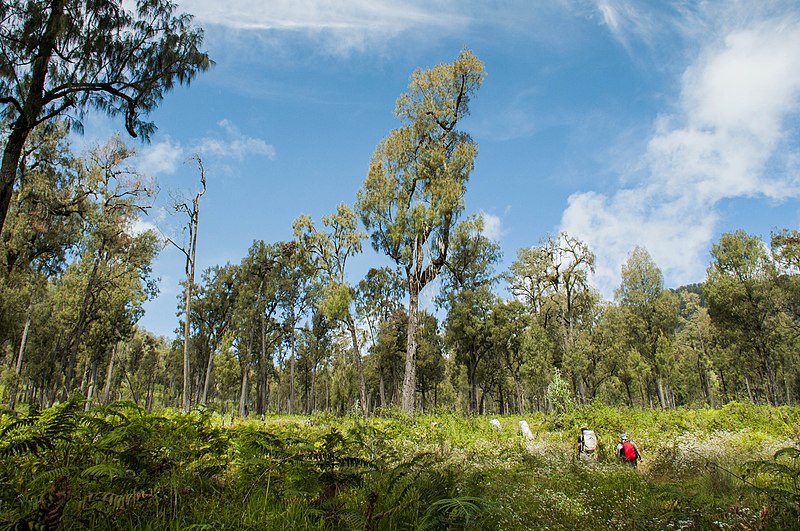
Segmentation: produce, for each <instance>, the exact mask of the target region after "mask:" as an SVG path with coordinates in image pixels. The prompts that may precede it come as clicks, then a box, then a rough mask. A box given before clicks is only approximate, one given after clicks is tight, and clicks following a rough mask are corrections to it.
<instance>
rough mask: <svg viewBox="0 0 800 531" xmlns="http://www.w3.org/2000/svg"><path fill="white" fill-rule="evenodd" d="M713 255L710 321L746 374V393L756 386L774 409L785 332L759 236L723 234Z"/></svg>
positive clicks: (771, 267) (708, 283)
mask: <svg viewBox="0 0 800 531" xmlns="http://www.w3.org/2000/svg"><path fill="white" fill-rule="evenodd" d="M711 255H712V257H713V261H712V262H711V265H709V267H708V279H707V280H706V285H705V289H706V295H707V297H708V311H709V315H710V316H711V319H712V322H714V324H715V325H716V326H717V328H718V330H719V331H720V332H721V334H722V336H723V338H724V339H725V340H726V342H727V343H728V344H729V345H733V346H734V347H735V348H736V349H737V350H738V351H739V356H738V358H739V359H738V365H739V370H740V371H742V372H743V373H744V374H745V384H746V386H747V387H748V393H749V394H750V395H751V396H752V395H753V394H754V391H753V390H752V389H751V388H750V386H751V385H756V384H758V383H760V384H761V385H760V387H761V389H763V394H764V396H765V398H766V399H767V401H768V402H770V403H772V404H775V405H778V404H779V403H780V401H781V397H780V391H779V388H778V376H779V370H780V368H781V367H780V365H781V364H780V350H781V347H782V344H783V341H784V337H785V336H786V329H785V327H784V323H785V321H784V318H783V317H782V312H781V296H780V293H779V291H778V290H777V287H776V284H775V282H774V265H773V263H772V261H771V258H770V256H769V255H768V253H767V249H766V248H765V246H764V243H763V241H762V240H761V238H759V237H758V236H752V235H749V234H747V233H745V232H744V231H742V230H738V231H736V232H734V233H725V234H723V235H722V236H721V237H720V240H719V242H717V243H716V244H714V245H713V246H712V248H711ZM754 379H758V380H760V382H757V381H754Z"/></svg>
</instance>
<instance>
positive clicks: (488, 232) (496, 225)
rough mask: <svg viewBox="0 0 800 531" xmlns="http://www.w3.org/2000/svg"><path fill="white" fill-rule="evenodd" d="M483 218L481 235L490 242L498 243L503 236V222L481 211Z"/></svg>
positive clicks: (497, 217)
mask: <svg viewBox="0 0 800 531" xmlns="http://www.w3.org/2000/svg"><path fill="white" fill-rule="evenodd" d="M480 216H481V218H483V235H484V236H486V237H487V238H489V239H490V240H492V241H495V242H498V241H500V238H501V237H502V235H503V221H502V220H501V219H500V216H495V215H494V214H489V213H487V212H483V211H481V213H480Z"/></svg>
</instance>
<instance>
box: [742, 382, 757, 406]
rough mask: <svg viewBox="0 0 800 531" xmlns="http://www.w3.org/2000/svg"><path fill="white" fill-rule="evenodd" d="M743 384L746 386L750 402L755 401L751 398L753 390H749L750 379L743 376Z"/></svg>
mask: <svg viewBox="0 0 800 531" xmlns="http://www.w3.org/2000/svg"><path fill="white" fill-rule="evenodd" d="M744 385H745V386H746V387H747V396H748V397H750V402H753V403H755V400H753V391H751V390H750V380H749V379H748V378H747V376H745V377H744Z"/></svg>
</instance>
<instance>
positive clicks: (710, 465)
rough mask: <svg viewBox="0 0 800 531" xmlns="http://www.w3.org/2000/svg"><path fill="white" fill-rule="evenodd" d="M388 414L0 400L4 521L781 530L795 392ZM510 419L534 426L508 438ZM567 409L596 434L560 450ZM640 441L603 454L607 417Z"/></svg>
mask: <svg viewBox="0 0 800 531" xmlns="http://www.w3.org/2000/svg"><path fill="white" fill-rule="evenodd" d="M498 420H499V421H500V425H501V428H500V429H496V428H493V427H492V426H491V425H490V424H489V419H488V418H486V417H482V416H476V417H467V418H464V417H461V416H458V415H455V414H449V413H439V414H436V415H430V416H427V415H419V416H416V417H408V416H404V415H400V414H398V413H397V412H392V413H391V414H390V415H388V416H385V417H373V418H370V419H368V420H366V421H365V420H363V419H361V418H360V417H359V416H347V417H333V416H330V415H313V416H311V417H299V416H297V417H286V416H281V417H278V416H275V417H267V418H266V419H264V420H263V421H258V420H246V421H243V420H237V421H236V422H234V423H233V424H231V423H230V422H228V423H227V426H226V425H225V424H224V423H223V421H222V418H221V417H219V416H218V415H216V414H214V413H213V412H210V411H207V410H204V409H198V410H195V411H193V412H191V413H189V414H182V413H178V412H160V413H147V412H145V411H143V410H142V409H140V408H138V407H137V406H135V405H134V404H131V403H124V402H120V403H114V404H112V405H110V406H107V407H103V408H91V409H88V410H86V408H85V401H84V400H83V399H82V398H81V397H79V396H75V397H73V398H72V399H70V400H69V401H68V402H66V403H64V404H61V405H58V406H56V407H54V408H51V409H49V410H46V411H43V412H31V413H27V414H16V413H11V412H6V413H4V414H3V415H2V416H0V465H1V466H0V528H5V529H57V528H58V529H84V528H90V529H112V528H113V529H366V530H381V529H575V528H588V529H619V528H635V529H786V528H792V527H796V525H797V521H798V517H800V509H799V508H800V489H798V483H799V481H800V479H799V478H800V450H799V449H798V448H800V446H798V442H800V432H798V429H797V426H798V425H800V408H791V407H783V408H768V407H764V406H752V405H748V404H729V405H728V406H726V407H724V408H722V409H719V410H711V409H702V410H677V411H650V410H633V409H631V410H626V409H615V408H608V407H604V406H601V405H597V404H594V405H589V406H584V407H581V408H577V409H575V410H571V411H568V412H565V413H563V414H560V415H558V416H547V417H546V416H544V415H542V414H533V415H528V416H503V417H500V418H499V419H498ZM521 420H526V422H528V424H529V426H530V428H531V430H532V432H533V439H532V440H527V439H526V438H525V437H523V436H522V434H521V432H520V429H519V422H520V421H521ZM581 425H587V426H590V427H591V428H592V429H594V430H595V432H596V433H597V435H598V440H599V447H598V450H597V452H596V453H595V454H594V455H593V456H592V457H591V458H590V459H581V460H577V459H576V456H575V442H576V441H575V439H576V437H577V432H578V429H579V428H580V426H581ZM621 432H626V433H628V434H629V436H630V437H631V438H633V439H634V440H635V441H636V443H637V445H638V446H639V449H640V451H641V453H642V456H643V461H642V462H641V463H640V465H639V467H638V468H635V469H634V468H631V467H629V466H627V465H623V464H620V463H618V462H617V461H616V459H615V457H614V449H615V445H616V442H617V439H618V436H619V433H621Z"/></svg>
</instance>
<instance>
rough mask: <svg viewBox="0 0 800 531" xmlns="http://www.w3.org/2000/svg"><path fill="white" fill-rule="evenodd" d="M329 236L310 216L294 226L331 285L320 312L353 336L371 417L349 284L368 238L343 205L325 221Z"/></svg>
mask: <svg viewBox="0 0 800 531" xmlns="http://www.w3.org/2000/svg"><path fill="white" fill-rule="evenodd" d="M322 223H323V225H325V227H327V228H328V229H329V232H327V233H326V232H321V231H319V230H317V228H316V227H315V226H314V222H313V221H312V220H311V218H310V217H308V216H305V215H304V216H300V217H299V218H297V219H296V220H295V222H294V233H295V237H296V238H298V239H299V240H300V243H301V244H302V245H303V246H304V247H305V249H306V251H307V252H309V253H310V254H311V256H312V259H313V261H314V263H315V265H316V267H317V268H319V270H320V271H321V272H322V274H323V276H324V279H323V282H325V283H326V284H327V285H326V286H325V288H324V296H323V300H322V301H320V309H321V310H322V312H323V313H324V314H325V315H326V316H327V317H328V318H330V319H332V320H334V321H339V322H341V323H343V324H344V326H345V327H346V328H347V330H348V331H349V332H350V340H351V341H352V343H353V362H354V363H355V366H356V374H357V376H358V390H359V398H360V404H359V405H360V407H361V412H362V414H363V415H364V417H367V416H368V415H369V409H368V407H367V384H366V382H365V380H364V364H363V362H362V360H361V348H360V347H359V344H360V342H359V340H358V329H357V327H356V320H355V317H354V316H353V312H352V310H351V306H352V304H353V298H354V293H353V292H354V290H353V288H352V287H351V286H350V285H349V284H348V283H347V277H346V273H347V260H348V259H349V258H350V257H351V256H353V255H355V254H358V253H360V252H361V240H363V239H364V238H365V237H366V234H364V233H363V232H362V231H360V230H358V218H357V217H356V215H355V213H354V212H353V210H352V209H351V208H350V207H349V206H348V205H346V204H344V203H341V204H339V206H338V207H337V208H336V213H335V214H331V215H328V216H324V217H323V218H322Z"/></svg>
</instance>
